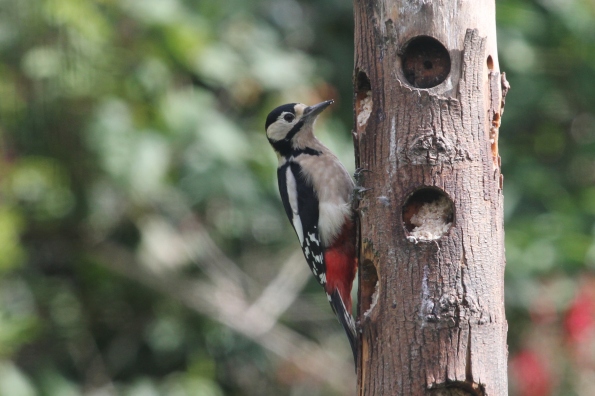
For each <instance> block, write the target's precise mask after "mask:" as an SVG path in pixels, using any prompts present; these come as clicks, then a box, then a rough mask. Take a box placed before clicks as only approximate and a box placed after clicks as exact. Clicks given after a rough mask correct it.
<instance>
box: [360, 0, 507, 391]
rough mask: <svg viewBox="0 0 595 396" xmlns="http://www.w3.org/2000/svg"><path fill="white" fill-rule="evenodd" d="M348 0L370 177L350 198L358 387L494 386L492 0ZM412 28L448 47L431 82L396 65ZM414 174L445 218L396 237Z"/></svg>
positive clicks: (496, 109)
mask: <svg viewBox="0 0 595 396" xmlns="http://www.w3.org/2000/svg"><path fill="white" fill-rule="evenodd" d="M354 4H355V77H354V78H355V86H356V92H355V102H356V103H355V109H356V114H355V117H356V124H355V125H356V127H355V128H356V130H355V132H354V141H355V147H356V160H357V164H358V166H359V167H361V168H364V169H368V170H370V171H371V172H370V173H367V172H366V173H364V174H363V175H364V178H363V179H364V180H363V186H364V187H367V188H372V190H370V191H368V192H366V193H365V194H364V197H363V199H362V200H361V201H360V223H361V250H360V263H361V266H360V286H361V287H360V298H359V301H360V305H359V321H360V323H359V324H360V327H361V343H360V362H359V364H358V384H359V395H407V396H408V395H413V396H415V395H433V396H437V395H490V396H492V395H506V394H507V378H506V374H507V372H506V371H507V370H506V369H507V365H506V363H507V348H506V331H507V322H506V318H505V314H504V266H505V257H504V230H503V215H502V208H503V200H502V177H501V174H500V168H499V165H500V161H499V156H498V150H497V145H498V142H497V138H498V128H499V126H500V117H501V113H502V108H503V103H504V100H503V93H504V94H505V93H506V91H507V90H508V85H507V83H506V80H505V79H504V77H503V75H501V74H500V72H499V68H498V56H497V51H496V49H497V47H496V29H495V4H494V1H493V0H441V1H438V0H435V1H431V0H355V2H354ZM416 36H430V37H434V38H436V39H438V41H440V42H441V43H442V44H443V45H444V46H445V47H446V49H447V50H448V53H449V55H450V74H449V75H448V78H446V80H445V81H444V82H442V83H441V84H439V85H438V86H435V87H432V88H428V89H419V88H415V87H413V86H412V84H411V83H410V82H408V80H407V79H406V78H405V74H404V72H403V70H402V66H401V65H402V56H403V51H404V49H405V47H406V44H407V43H408V42H409V41H410V40H411V39H412V38H414V37H416ZM436 64H437V63H436ZM427 66H428V70H430V69H431V68H432V65H431V64H428V65H427ZM430 72H431V70H430ZM369 92H371V95H370V94H369ZM370 101H371V102H370ZM368 113H369V115H368ZM424 186H426V187H434V188H438V189H441V190H442V191H444V192H445V193H446V195H447V196H448V197H449V198H450V199H451V200H452V201H453V203H454V216H453V217H454V219H453V220H454V222H453V226H452V227H451V229H450V230H449V232H448V233H447V235H445V236H443V237H442V238H440V239H438V240H436V241H430V242H418V241H415V240H412V239H411V238H410V239H408V238H407V231H406V229H405V227H404V225H403V204H404V202H405V201H406V199H407V197H408V196H410V195H411V193H413V192H414V191H416V190H417V189H419V188H421V187H424ZM416 242H417V243H416Z"/></svg>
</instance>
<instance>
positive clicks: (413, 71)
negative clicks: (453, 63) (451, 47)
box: [402, 36, 450, 88]
mask: <svg viewBox="0 0 595 396" xmlns="http://www.w3.org/2000/svg"><path fill="white" fill-rule="evenodd" d="M402 57H403V62H402V65H403V73H404V74H405V78H406V79H407V81H408V82H409V83H410V84H411V85H413V86H414V87H416V88H431V87H435V86H437V85H439V84H440V83H442V82H443V81H444V80H446V77H448V74H449V73H450V55H448V51H447V50H446V48H444V46H443V45H442V44H441V43H440V41H438V40H436V39H435V38H432V37H428V36H419V37H415V38H414V39H412V40H411V41H409V42H408V43H407V44H406V46H405V49H404V50H403V55H402Z"/></svg>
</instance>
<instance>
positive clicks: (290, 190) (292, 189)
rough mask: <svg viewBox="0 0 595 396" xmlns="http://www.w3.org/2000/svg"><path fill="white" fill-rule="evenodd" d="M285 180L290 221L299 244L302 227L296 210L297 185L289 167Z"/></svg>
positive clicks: (301, 236)
mask: <svg viewBox="0 0 595 396" xmlns="http://www.w3.org/2000/svg"><path fill="white" fill-rule="evenodd" d="M285 180H286V184H287V197H288V198H289V206H290V207H291V213H292V217H291V223H292V224H293V229H294V230H295V232H296V234H297V236H298V239H299V240H300V246H303V245H304V229H303V227H302V220H301V219H300V215H299V212H298V197H297V186H296V182H295V177H294V176H293V172H292V171H291V167H287V171H286V172H285Z"/></svg>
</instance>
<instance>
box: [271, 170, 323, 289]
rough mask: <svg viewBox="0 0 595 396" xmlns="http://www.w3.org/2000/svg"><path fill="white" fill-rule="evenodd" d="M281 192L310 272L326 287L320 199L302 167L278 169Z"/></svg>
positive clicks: (284, 205)
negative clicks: (304, 174)
mask: <svg viewBox="0 0 595 396" xmlns="http://www.w3.org/2000/svg"><path fill="white" fill-rule="evenodd" d="M277 177H278V181H279V192H280V193H281V200H282V201H283V207H284V208H285V213H286V214H287V217H288V218H289V221H291V225H292V226H293V229H294V230H295V233H296V234H297V237H298V239H299V240H300V246H301V247H302V251H303V252H304V257H305V258H306V261H307V262H308V265H309V266H310V270H312V273H313V274H314V277H316V280H317V281H318V283H320V284H321V285H323V286H324V285H325V284H326V265H325V263H324V254H323V253H324V250H323V249H324V247H323V246H322V242H321V240H320V233H319V230H318V216H319V213H318V198H317V197H316V193H315V192H314V188H313V187H312V186H311V185H310V183H308V182H307V180H306V178H305V177H304V176H303V174H302V169H301V167H300V165H299V164H297V163H295V162H291V161H288V162H286V163H285V164H283V165H282V166H281V167H279V169H277Z"/></svg>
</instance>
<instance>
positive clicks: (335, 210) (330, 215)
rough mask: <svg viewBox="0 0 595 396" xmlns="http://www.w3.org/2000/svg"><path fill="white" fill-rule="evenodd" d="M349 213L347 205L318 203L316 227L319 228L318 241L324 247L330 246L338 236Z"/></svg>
mask: <svg viewBox="0 0 595 396" xmlns="http://www.w3.org/2000/svg"><path fill="white" fill-rule="evenodd" d="M349 211H350V209H349V205H348V204H347V203H343V204H337V203H334V202H321V203H320V205H319V217H318V227H319V228H320V239H322V243H323V244H324V246H330V245H331V244H332V242H333V241H334V239H335V238H336V237H337V235H339V232H341V228H342V227H343V224H345V218H346V217H347V216H348V215H349Z"/></svg>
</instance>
